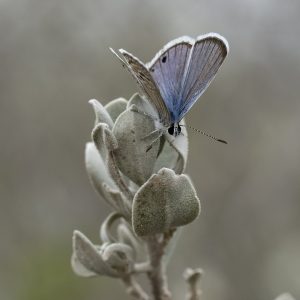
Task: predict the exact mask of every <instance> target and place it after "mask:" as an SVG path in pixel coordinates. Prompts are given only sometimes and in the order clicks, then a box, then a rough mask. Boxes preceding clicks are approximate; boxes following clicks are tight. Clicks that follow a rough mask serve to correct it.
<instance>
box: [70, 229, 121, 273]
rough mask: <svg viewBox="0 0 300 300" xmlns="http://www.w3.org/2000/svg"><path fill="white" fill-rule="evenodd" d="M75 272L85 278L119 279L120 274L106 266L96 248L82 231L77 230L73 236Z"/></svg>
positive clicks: (73, 265)
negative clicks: (100, 276) (95, 276)
mask: <svg viewBox="0 0 300 300" xmlns="http://www.w3.org/2000/svg"><path fill="white" fill-rule="evenodd" d="M71 264H72V268H73V271H74V272H75V273H76V274H77V275H79V276H84V277H89V276H94V275H107V276H112V277H118V276H119V274H118V272H116V271H114V270H113V269H111V268H110V267H109V266H107V265H106V263H105V262H104V260H103V259H102V257H101V254H100V252H99V250H98V249H97V247H96V246H94V245H93V244H92V242H91V241H90V240H89V239H88V238H87V237H86V236H85V235H84V234H82V233H81V232H80V231H77V230H75V231H74V234H73V255H72V263H71Z"/></svg>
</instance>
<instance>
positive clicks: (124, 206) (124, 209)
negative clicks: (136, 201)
mask: <svg viewBox="0 0 300 300" xmlns="http://www.w3.org/2000/svg"><path fill="white" fill-rule="evenodd" d="M103 188H104V191H105V192H106V198H107V199H108V201H109V203H110V204H111V205H112V206H113V207H114V208H115V210H116V211H117V212H119V213H120V214H121V215H122V216H123V217H124V218H125V219H126V220H131V203H130V202H129V200H128V199H127V198H126V197H125V196H123V194H122V193H121V192H120V191H119V190H117V189H112V188H111V187H110V186H108V185H107V184H105V183H103Z"/></svg>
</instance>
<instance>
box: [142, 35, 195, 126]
mask: <svg viewBox="0 0 300 300" xmlns="http://www.w3.org/2000/svg"><path fill="white" fill-rule="evenodd" d="M193 41H194V40H193V39H191V38H189V37H181V38H178V39H175V40H173V41H171V42H170V43H168V44H167V45H166V46H165V47H164V48H163V49H162V50H161V51H159V52H158V53H157V54H156V56H155V57H154V59H153V60H152V61H151V62H150V63H149V64H147V68H148V70H149V71H150V73H151V75H152V78H153V79H154V81H155V83H156V85H157V86H158V88H159V91H160V94H161V96H162V98H163V99H164V102H165V104H166V106H167V108H168V110H169V111H170V114H171V121H172V123H173V122H175V121H176V119H178V112H179V107H180V98H179V96H180V94H181V90H182V85H183V79H184V74H185V72H186V68H187V65H188V60H189V56H190V51H191V49H192V45H193Z"/></svg>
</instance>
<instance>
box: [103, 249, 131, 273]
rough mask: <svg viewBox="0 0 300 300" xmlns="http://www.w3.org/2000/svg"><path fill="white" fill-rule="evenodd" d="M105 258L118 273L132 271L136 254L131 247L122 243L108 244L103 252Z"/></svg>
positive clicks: (107, 263)
mask: <svg viewBox="0 0 300 300" xmlns="http://www.w3.org/2000/svg"><path fill="white" fill-rule="evenodd" d="M102 257H103V260H104V261H105V263H106V265H108V266H109V267H110V268H111V269H112V270H114V271H116V272H117V273H118V274H128V273H130V272H131V270H132V267H133V262H134V254H133V250H132V248H131V247H129V246H128V245H125V244H122V243H114V244H110V245H108V246H107V247H106V248H105V250H104V251H103V253H102Z"/></svg>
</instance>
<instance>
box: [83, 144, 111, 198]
mask: <svg viewBox="0 0 300 300" xmlns="http://www.w3.org/2000/svg"><path fill="white" fill-rule="evenodd" d="M85 166H86V170H87V173H88V175H89V178H90V180H91V182H92V185H93V186H94V188H95V189H96V191H97V192H98V193H99V194H100V195H101V196H102V197H104V198H107V190H106V189H105V188H104V186H103V184H104V183H105V184H106V185H107V186H109V187H111V188H112V189H117V187H116V185H115V183H114V181H113V180H112V178H111V177H110V175H109V173H108V171H107V168H106V165H105V163H104V161H103V159H102V157H101V156H100V154H99V152H98V150H97V149H96V147H95V145H94V143H91V142H90V143H87V144H86V147H85Z"/></svg>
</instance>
